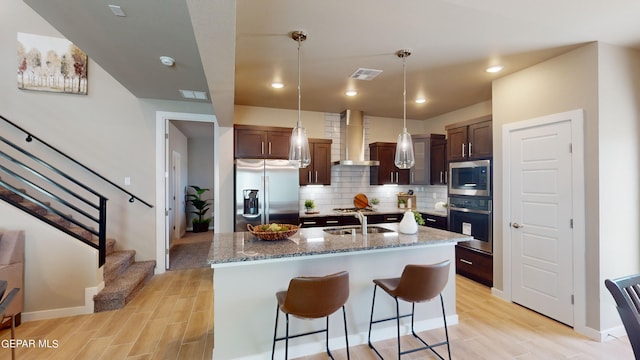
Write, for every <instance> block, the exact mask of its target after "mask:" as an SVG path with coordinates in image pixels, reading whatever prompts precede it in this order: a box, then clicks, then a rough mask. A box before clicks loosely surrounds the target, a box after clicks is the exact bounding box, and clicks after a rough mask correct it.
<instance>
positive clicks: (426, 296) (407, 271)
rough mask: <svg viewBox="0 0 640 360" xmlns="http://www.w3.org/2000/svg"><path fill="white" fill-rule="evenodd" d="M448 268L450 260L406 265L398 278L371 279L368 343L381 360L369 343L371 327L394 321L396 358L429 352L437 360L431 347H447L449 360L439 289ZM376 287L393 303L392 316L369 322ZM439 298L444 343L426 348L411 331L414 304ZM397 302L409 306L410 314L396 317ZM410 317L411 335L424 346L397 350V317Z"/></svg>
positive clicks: (421, 340) (442, 287)
mask: <svg viewBox="0 0 640 360" xmlns="http://www.w3.org/2000/svg"><path fill="white" fill-rule="evenodd" d="M449 267H450V261H449V260H445V261H442V262H440V263H437V264H432V265H406V266H405V267H404V270H403V271H402V275H401V276H400V277H397V278H391V279H374V280H373V283H374V284H375V285H374V287H373V301H372V302H371V318H370V320H369V336H368V339H367V341H368V344H369V347H370V348H371V349H373V351H375V353H376V354H377V355H378V356H379V357H380V358H381V359H383V357H382V355H380V353H379V352H378V350H377V349H376V348H375V347H374V346H373V344H372V343H371V329H372V326H373V324H376V323H381V322H385V321H389V320H396V326H397V336H398V338H397V342H398V359H400V357H401V356H402V355H404V354H408V353H413V352H416V351H420V350H431V351H432V352H433V353H434V354H436V356H438V358H440V359H444V358H443V357H442V355H440V354H439V353H438V352H437V351H436V350H435V349H434V347H437V346H442V345H447V352H448V354H449V359H451V349H450V347H449V331H448V329H447V318H446V315H445V311H444V300H443V299H442V290H443V289H444V287H445V286H446V285H447V282H448V280H449ZM378 287H380V288H381V289H382V290H384V291H385V292H386V293H387V294H389V295H390V296H391V297H393V298H394V300H395V302H396V316H393V317H390V318H385V319H379V320H373V310H374V308H375V303H376V290H377V288H378ZM438 295H439V296H440V306H441V307H442V318H443V320H444V331H445V337H446V341H442V342H439V343H437V344H433V345H429V344H428V343H427V342H426V341H424V340H423V339H422V338H420V337H419V336H418V335H417V334H416V332H415V331H414V328H413V323H414V314H415V303H419V302H425V301H429V300H431V299H433V298H435V297H437V296H438ZM398 299H400V300H403V301H406V302H410V303H411V313H410V314H405V315H400V305H399V302H398ZM408 316H411V334H412V335H413V336H414V337H415V338H416V339H418V340H419V341H420V342H421V343H422V344H423V345H424V346H422V347H418V348H415V349H411V350H405V351H402V350H401V348H400V318H403V317H408Z"/></svg>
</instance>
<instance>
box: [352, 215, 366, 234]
mask: <svg viewBox="0 0 640 360" xmlns="http://www.w3.org/2000/svg"><path fill="white" fill-rule="evenodd" d="M354 216H355V217H356V218H358V220H359V221H360V224H362V235H367V217H366V216H365V215H364V214H363V213H362V211H356V213H355V214H354Z"/></svg>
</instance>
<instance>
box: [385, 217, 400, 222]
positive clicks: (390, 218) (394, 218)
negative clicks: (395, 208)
mask: <svg viewBox="0 0 640 360" xmlns="http://www.w3.org/2000/svg"><path fill="white" fill-rule="evenodd" d="M396 220H398V218H397V217H388V218H387V221H396Z"/></svg>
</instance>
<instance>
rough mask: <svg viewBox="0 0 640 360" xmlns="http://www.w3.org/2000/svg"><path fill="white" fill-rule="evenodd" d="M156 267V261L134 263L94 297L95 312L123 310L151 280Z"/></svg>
mask: <svg viewBox="0 0 640 360" xmlns="http://www.w3.org/2000/svg"><path fill="white" fill-rule="evenodd" d="M116 253H117V251H116ZM155 267H156V262H155V260H150V261H140V262H136V263H133V264H132V265H131V266H129V268H127V270H125V271H124V272H123V273H122V274H121V275H120V276H119V277H118V278H117V279H116V280H114V281H112V282H111V283H108V285H106V286H105V287H104V289H102V291H100V292H99V293H98V294H97V295H96V296H94V297H93V302H94V312H101V311H108V310H116V309H121V308H123V307H124V306H125V305H126V304H127V303H129V301H131V299H133V298H134V297H135V296H136V294H137V293H138V292H139V291H140V289H142V288H143V287H144V285H145V284H147V283H148V282H149V280H151V278H152V277H153V269H154V268H155Z"/></svg>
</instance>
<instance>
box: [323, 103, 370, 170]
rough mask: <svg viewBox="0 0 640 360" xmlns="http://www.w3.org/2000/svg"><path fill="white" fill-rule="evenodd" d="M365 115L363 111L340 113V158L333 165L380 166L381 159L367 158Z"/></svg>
mask: <svg viewBox="0 0 640 360" xmlns="http://www.w3.org/2000/svg"><path fill="white" fill-rule="evenodd" d="M365 146H366V145H365V143H364V115H363V113H362V111H354V110H345V111H343V112H341V113H340V160H339V161H335V162H334V163H333V165H349V166H353V165H359V166H378V165H380V162H379V161H372V160H365V159H364V154H365Z"/></svg>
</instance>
